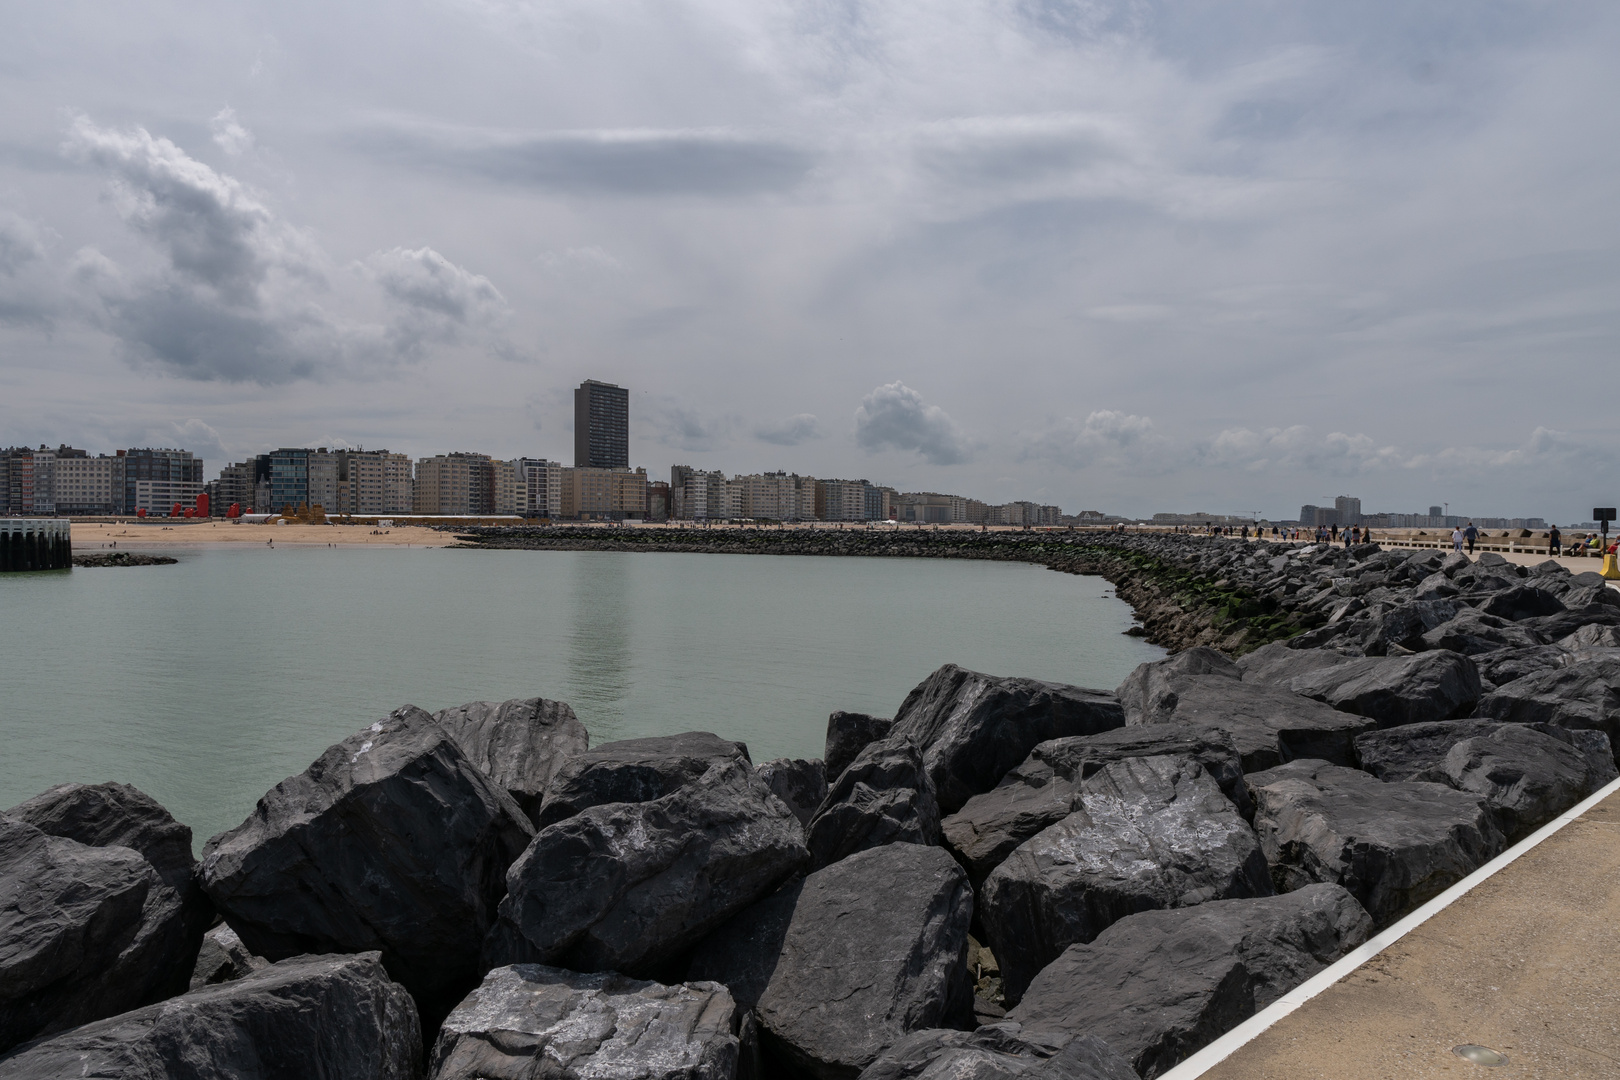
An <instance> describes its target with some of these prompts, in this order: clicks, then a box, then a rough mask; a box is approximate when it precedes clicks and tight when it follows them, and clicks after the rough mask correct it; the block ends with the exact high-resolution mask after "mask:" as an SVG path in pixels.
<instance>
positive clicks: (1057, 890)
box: [979, 756, 1272, 1002]
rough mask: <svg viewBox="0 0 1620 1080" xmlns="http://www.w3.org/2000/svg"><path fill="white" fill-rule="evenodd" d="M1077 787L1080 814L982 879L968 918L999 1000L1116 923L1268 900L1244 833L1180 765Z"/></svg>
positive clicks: (1137, 769) (1250, 838)
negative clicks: (980, 939)
mask: <svg viewBox="0 0 1620 1080" xmlns="http://www.w3.org/2000/svg"><path fill="white" fill-rule="evenodd" d="M1081 787H1082V806H1081V809H1080V810H1078V811H1076V812H1075V813H1073V814H1071V815H1070V816H1069V817H1067V818H1065V819H1063V820H1062V821H1061V822H1059V823H1058V824H1056V825H1052V826H1050V827H1048V828H1047V829H1045V830H1043V831H1042V832H1041V833H1039V834H1038V835H1037V836H1035V837H1034V838H1033V839H1031V840H1028V841H1026V842H1025V843H1024V844H1023V845H1022V846H1020V847H1019V848H1018V849H1017V850H1016V851H1014V852H1013V853H1012V854H1011V855H1009V856H1008V857H1007V859H1006V861H1004V862H1003V863H1002V864H1001V865H1000V866H998V867H996V869H995V870H994V871H993V872H992V873H991V874H990V876H989V877H987V878H986V879H985V882H984V888H983V890H982V891H981V894H980V900H981V909H980V911H979V921H980V923H981V924H982V925H983V927H984V930H985V934H986V936H987V937H988V938H989V939H990V945H991V948H992V949H993V950H994V951H995V955H996V959H997V960H998V961H999V962H1000V964H1001V976H1002V993H1003V994H1004V995H1005V997H1006V1000H1007V1001H1009V1002H1016V1001H1017V1000H1018V999H1019V997H1020V996H1021V995H1022V994H1023V991H1024V988H1025V987H1026V986H1028V985H1029V981H1030V979H1032V978H1034V976H1035V973H1036V972H1038V971H1039V970H1040V969H1041V968H1043V967H1045V966H1046V965H1047V964H1048V963H1050V962H1051V961H1052V960H1054V959H1056V958H1057V956H1058V955H1059V954H1060V953H1062V952H1063V950H1064V949H1066V948H1067V947H1068V946H1070V945H1072V944H1075V943H1076V942H1086V941H1090V940H1091V939H1092V938H1094V937H1096V936H1097V935H1098V934H1099V933H1101V932H1102V931H1103V930H1104V929H1105V928H1107V927H1108V926H1109V925H1110V924H1111V923H1113V922H1115V921H1116V920H1118V919H1121V918H1124V917H1125V916H1126V915H1131V914H1135V913H1136V912H1139V911H1146V910H1149V909H1151V908H1164V907H1186V906H1189V905H1192V904H1200V903H1203V902H1205V901H1207V900H1224V899H1230V898H1233V897H1246V896H1266V895H1269V894H1270V893H1271V891H1272V887H1271V881H1270V879H1269V877H1268V874H1267V870H1266V864H1265V860H1264V858H1262V856H1261V853H1260V846H1259V844H1258V843H1257V841H1256V839H1255V834H1254V831H1253V830H1252V829H1251V828H1250V827H1249V824H1248V823H1247V822H1246V821H1244V820H1243V818H1242V816H1241V815H1239V814H1238V812H1237V808H1236V807H1235V806H1233V805H1232V802H1231V800H1229V799H1228V798H1227V797H1226V796H1225V795H1223V794H1221V789H1220V788H1219V786H1217V785H1216V783H1215V781H1214V780H1212V779H1211V778H1210V776H1209V774H1207V773H1206V772H1204V770H1203V768H1202V767H1201V766H1200V765H1199V764H1198V763H1197V762H1196V761H1194V760H1192V759H1191V758H1188V757H1173V756H1163V757H1146V758H1128V759H1125V760H1123V761H1117V762H1114V763H1113V764H1111V765H1108V766H1106V767H1105V768H1103V769H1102V770H1100V771H1098V772H1096V773H1094V774H1093V775H1091V776H1089V777H1087V778H1086V779H1085V780H1084V781H1082V784H1081Z"/></svg>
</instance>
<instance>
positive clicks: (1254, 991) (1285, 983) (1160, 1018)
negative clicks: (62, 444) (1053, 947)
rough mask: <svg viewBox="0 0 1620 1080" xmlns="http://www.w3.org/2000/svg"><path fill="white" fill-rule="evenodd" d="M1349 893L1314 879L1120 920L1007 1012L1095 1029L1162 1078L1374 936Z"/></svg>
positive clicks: (1064, 1027) (1037, 1025) (1037, 1022)
mask: <svg viewBox="0 0 1620 1080" xmlns="http://www.w3.org/2000/svg"><path fill="white" fill-rule="evenodd" d="M1371 930H1372V920H1371V919H1370V918H1368V916H1367V913H1366V911H1364V910H1363V909H1362V907H1361V905H1360V904H1358V903H1357V902H1356V900H1355V898H1354V897H1353V896H1351V895H1350V894H1349V893H1348V892H1346V891H1345V890H1344V889H1342V888H1340V887H1338V886H1336V885H1309V886H1306V887H1305V888H1302V889H1300V890H1298V891H1296V892H1292V893H1288V894H1286V895H1283V896H1272V897H1265V898H1263V899H1255V900H1222V901H1214V902H1211V903H1207V904H1199V905H1198V906H1197V907H1191V908H1183V909H1181V910H1175V911H1149V912H1144V913H1142V914H1139V915H1132V916H1130V917H1129V918H1125V919H1121V920H1120V921H1119V922H1116V923H1115V924H1114V925H1113V926H1110V927H1109V928H1108V929H1107V930H1104V931H1103V932H1102V934H1101V935H1099V936H1098V938H1097V940H1095V941H1093V942H1091V943H1090V944H1089V945H1074V946H1071V947H1070V948H1069V949H1067V950H1066V951H1065V952H1064V953H1063V955H1062V956H1060V957H1058V958H1057V959H1056V960H1054V961H1053V962H1052V963H1051V964H1050V965H1048V966H1047V968H1046V969H1045V970H1044V971H1042V972H1041V973H1040V974H1039V975H1038V976H1036V978H1035V981H1034V982H1033V983H1032V984H1030V987H1029V991H1028V993H1026V994H1025V995H1024V1000H1023V1003H1022V1004H1020V1005H1019V1006H1018V1007H1017V1008H1016V1009H1014V1010H1012V1012H1010V1013H1009V1014H1008V1018H1009V1019H1012V1020H1016V1021H1018V1022H1019V1023H1021V1024H1022V1025H1023V1026H1024V1028H1025V1030H1041V1029H1045V1030H1059V1031H1072V1032H1084V1033H1086V1034H1090V1035H1095V1036H1097V1037H1098V1038H1100V1039H1102V1040H1103V1041H1105V1042H1106V1043H1107V1044H1108V1045H1109V1046H1110V1047H1112V1048H1113V1049H1114V1050H1116V1051H1117V1052H1118V1053H1120V1054H1121V1055H1122V1056H1124V1057H1125V1058H1126V1059H1127V1060H1128V1061H1130V1062H1131V1064H1132V1066H1133V1067H1134V1068H1135V1069H1136V1070H1137V1072H1138V1073H1139V1074H1140V1075H1141V1076H1142V1077H1144V1078H1151V1077H1155V1076H1158V1075H1160V1074H1162V1073H1164V1072H1165V1071H1167V1070H1168V1069H1170V1068H1172V1067H1173V1066H1174V1065H1175V1064H1176V1063H1177V1062H1179V1061H1182V1060H1183V1059H1185V1058H1187V1057H1188V1056H1190V1055H1191V1054H1193V1053H1195V1052H1196V1051H1198V1050H1199V1049H1201V1048H1202V1047H1204V1046H1206V1045H1208V1044H1209V1043H1211V1042H1213V1041H1214V1040H1215V1039H1216V1038H1218V1037H1220V1036H1221V1035H1223V1034H1225V1033H1226V1032H1227V1031H1230V1030H1231V1029H1232V1028H1234V1027H1236V1026H1237V1025H1238V1024H1240V1023H1242V1022H1243V1021H1244V1020H1247V1019H1248V1018H1249V1017H1250V1016H1252V1015H1254V1014H1255V1013H1256V1012H1257V1011H1259V1010H1260V1009H1263V1008H1265V1007H1266V1006H1267V1005H1270V1004H1271V1003H1272V1002H1273V1001H1275V1000H1277V999H1278V998H1279V997H1281V996H1282V995H1283V994H1285V993H1287V992H1288V991H1289V990H1291V989H1293V988H1294V987H1296V986H1298V985H1299V984H1300V983H1302V982H1304V981H1305V980H1306V979H1309V978H1310V977H1311V976H1312V975H1315V974H1316V973H1317V972H1318V971H1321V970H1322V969H1323V968H1325V967H1327V966H1328V965H1329V964H1331V963H1333V962H1334V961H1335V960H1337V959H1339V958H1340V957H1341V956H1343V955H1344V954H1345V953H1347V952H1349V951H1350V950H1352V949H1354V948H1355V947H1356V946H1358V945H1360V944H1361V943H1362V942H1364V941H1366V940H1367V937H1368V935H1369V934H1370V933H1371Z"/></svg>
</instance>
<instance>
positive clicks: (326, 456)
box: [308, 446, 343, 514]
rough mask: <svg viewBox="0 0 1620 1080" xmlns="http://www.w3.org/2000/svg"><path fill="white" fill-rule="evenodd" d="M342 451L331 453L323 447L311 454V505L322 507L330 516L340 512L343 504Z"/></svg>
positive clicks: (312, 451) (309, 474)
mask: <svg viewBox="0 0 1620 1080" xmlns="http://www.w3.org/2000/svg"><path fill="white" fill-rule="evenodd" d="M342 457H343V454H342V451H331V450H328V449H327V448H326V447H324V446H322V447H319V448H317V449H315V450H311V451H310V453H309V472H308V476H309V505H310V508H311V509H314V508H315V507H317V506H318V507H320V508H321V510H322V511H323V512H325V513H328V514H336V513H339V512H340V509H341V506H342V503H341V500H340V498H339V494H338V485H339V478H340V477H341V475H342V472H343V466H342V460H341V459H342Z"/></svg>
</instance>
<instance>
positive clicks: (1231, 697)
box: [1127, 674, 1377, 772]
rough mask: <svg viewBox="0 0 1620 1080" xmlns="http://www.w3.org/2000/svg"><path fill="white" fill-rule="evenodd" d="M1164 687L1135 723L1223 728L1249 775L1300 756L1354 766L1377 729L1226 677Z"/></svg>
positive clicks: (1168, 682)
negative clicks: (1359, 739) (1361, 743)
mask: <svg viewBox="0 0 1620 1080" xmlns="http://www.w3.org/2000/svg"><path fill="white" fill-rule="evenodd" d="M1158 687H1159V692H1158V693H1157V694H1156V696H1155V697H1154V698H1153V700H1152V703H1151V706H1149V707H1145V708H1144V709H1143V711H1141V712H1132V713H1131V714H1130V715H1129V716H1128V717H1127V720H1128V722H1129V723H1131V724H1132V725H1133V726H1136V725H1152V724H1175V725H1178V726H1192V727H1198V728H1211V727H1214V728H1219V729H1220V730H1222V731H1225V732H1226V733H1228V734H1229V735H1231V737H1232V742H1233V744H1234V745H1235V746H1236V747H1237V750H1238V754H1239V755H1240V756H1241V758H1242V760H1243V771H1244V772H1254V771H1256V770H1258V769H1269V768H1271V767H1272V766H1274V765H1280V764H1282V763H1283V762H1285V761H1292V760H1293V759H1294V758H1297V757H1312V758H1322V759H1324V760H1327V761H1339V762H1344V763H1347V764H1348V763H1349V762H1350V760H1351V755H1352V753H1353V751H1352V748H1351V742H1352V741H1353V740H1354V739H1355V737H1356V736H1357V735H1359V734H1361V733H1362V732H1363V731H1369V730H1371V729H1372V728H1374V727H1376V726H1377V723H1376V722H1375V721H1373V720H1371V719H1368V718H1366V717H1361V716H1355V715H1352V714H1349V713H1343V712H1340V711H1338V710H1337V709H1334V708H1333V707H1332V706H1330V705H1324V704H1322V703H1321V702H1320V701H1313V700H1311V699H1310V698H1306V697H1301V696H1300V695H1298V694H1295V693H1291V692H1290V691H1288V690H1286V689H1283V688H1282V687H1278V686H1267V685H1264V684H1263V683H1250V682H1248V681H1247V680H1244V679H1234V678H1228V677H1227V676H1224V675H1215V674H1207V675H1176V676H1172V677H1166V678H1162V679H1160V680H1158Z"/></svg>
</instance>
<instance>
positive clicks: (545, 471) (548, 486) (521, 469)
mask: <svg viewBox="0 0 1620 1080" xmlns="http://www.w3.org/2000/svg"><path fill="white" fill-rule="evenodd" d="M512 466H513V469H514V471H515V476H514V483H515V484H516V485H518V488H519V490H514V492H513V504H514V506H515V509H514V510H513V511H512V512H513V513H515V514H521V515H522V516H523V517H528V518H560V517H562V492H563V464H562V462H560V461H547V460H546V459H545V458H516V459H514V460H513V462H512Z"/></svg>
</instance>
